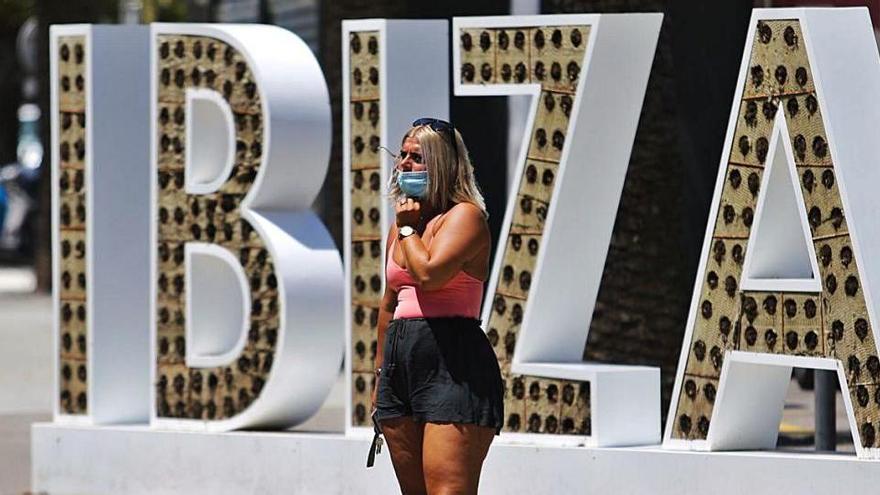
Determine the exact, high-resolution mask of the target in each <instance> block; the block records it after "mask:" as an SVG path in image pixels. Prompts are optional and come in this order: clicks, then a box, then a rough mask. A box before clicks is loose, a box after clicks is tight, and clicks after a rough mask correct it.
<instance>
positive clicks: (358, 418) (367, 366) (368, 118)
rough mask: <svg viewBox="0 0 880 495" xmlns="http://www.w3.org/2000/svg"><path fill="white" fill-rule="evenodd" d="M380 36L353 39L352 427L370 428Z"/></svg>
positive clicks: (379, 187)
mask: <svg viewBox="0 0 880 495" xmlns="http://www.w3.org/2000/svg"><path fill="white" fill-rule="evenodd" d="M380 36H381V35H380V33H379V31H355V32H352V33H351V35H350V36H349V44H348V49H349V61H350V63H349V67H350V73H349V74H348V85H349V94H350V95H351V97H350V101H349V102H348V104H349V108H348V109H347V111H348V112H349V123H350V126H351V127H350V129H349V135H350V137H351V142H350V143H348V146H349V150H350V153H349V156H350V157H351V162H350V163H351V170H350V172H349V173H350V174H351V181H350V183H351V190H350V191H349V192H350V193H351V196H350V197H351V211H349V212H346V214H347V215H351V244H350V246H346V248H347V249H351V252H350V254H351V260H352V261H351V277H352V279H351V280H350V281H349V283H351V294H352V298H351V308H350V311H351V312H352V327H351V329H352V332H351V334H352V339H351V346H352V349H351V359H352V363H351V370H352V377H351V378H352V383H353V384H354V386H353V388H352V425H354V426H369V425H371V424H372V423H371V421H370V417H369V411H370V394H371V392H372V390H373V383H374V381H375V374H374V370H375V358H376V345H377V327H378V325H379V303H380V302H381V300H382V276H383V275H382V274H383V266H382V238H383V235H382V225H381V208H382V201H383V198H382V194H383V191H384V189H385V184H383V183H382V174H381V160H380V156H379V143H380V140H379V139H380V132H381V127H380V124H381V122H380V105H379V103H380V101H379V98H380V94H381V92H380V88H381V87H380V84H381V81H380V80H379V68H380V65H379V64H380V59H379V37H380Z"/></svg>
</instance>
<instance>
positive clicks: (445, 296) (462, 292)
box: [385, 244, 483, 318]
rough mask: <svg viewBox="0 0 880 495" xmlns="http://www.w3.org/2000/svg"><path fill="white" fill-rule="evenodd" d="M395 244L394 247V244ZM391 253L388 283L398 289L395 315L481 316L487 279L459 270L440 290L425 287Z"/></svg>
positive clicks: (387, 276) (421, 316)
mask: <svg viewBox="0 0 880 495" xmlns="http://www.w3.org/2000/svg"><path fill="white" fill-rule="evenodd" d="M392 246H394V245H393V244H392ZM392 252H393V250H392V251H389V253H388V266H386V267H385V282H386V283H387V284H388V286H389V287H391V289H393V290H394V291H396V292H397V309H395V310H394V318H431V317H440V316H467V317H470V318H479V314H480V303H481V302H482V300H483V281H482V280H480V279H478V278H476V277H474V276H473V275H471V274H469V273H467V272H465V271H464V270H461V271H459V272H458V273H456V274H455V276H454V277H452V279H451V280H449V282H447V283H446V285H444V286H443V287H441V288H439V289H437V290H422V289H421V287H419V284H418V283H416V281H415V280H413V278H412V276H411V275H410V274H409V272H408V271H406V270H405V269H404V268H402V267H401V266H400V265H398V264H397V262H395V261H394V256H393V255H392V254H391V253H392Z"/></svg>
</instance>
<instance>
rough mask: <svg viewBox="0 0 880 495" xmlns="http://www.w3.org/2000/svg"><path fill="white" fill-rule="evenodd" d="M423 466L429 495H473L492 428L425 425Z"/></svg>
mask: <svg viewBox="0 0 880 495" xmlns="http://www.w3.org/2000/svg"><path fill="white" fill-rule="evenodd" d="M424 435H425V437H424V444H423V447H422V464H423V469H424V472H425V486H426V488H427V489H428V493H429V494H430V495H452V494H455V495H476V494H477V486H478V485H479V483H480V471H481V470H482V468H483V460H484V459H485V458H486V453H488V452H489V445H490V444H491V443H492V439H493V438H495V429H494V428H491V427H486V426H477V425H471V424H461V423H427V424H425V433H424Z"/></svg>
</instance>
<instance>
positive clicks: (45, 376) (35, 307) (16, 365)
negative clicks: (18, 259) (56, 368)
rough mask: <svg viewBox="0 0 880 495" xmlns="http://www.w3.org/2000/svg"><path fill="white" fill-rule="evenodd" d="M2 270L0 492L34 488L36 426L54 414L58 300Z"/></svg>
mask: <svg viewBox="0 0 880 495" xmlns="http://www.w3.org/2000/svg"><path fill="white" fill-rule="evenodd" d="M32 288H33V275H32V274H31V272H30V271H28V270H21V269H9V268H3V269H0V466H2V468H0V495H7V494H11V495H18V494H21V493H24V492H26V491H28V490H29V489H30V465H31V463H30V424H31V423H33V422H35V421H47V420H50V419H51V417H52V330H51V326H52V299H51V297H50V296H49V295H43V294H41V295H36V294H33V293H30V292H28V291H29V290H32Z"/></svg>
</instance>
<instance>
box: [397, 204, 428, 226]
mask: <svg viewBox="0 0 880 495" xmlns="http://www.w3.org/2000/svg"><path fill="white" fill-rule="evenodd" d="M394 210H395V211H396V213H397V226H398V227H403V226H404V225H409V226H410V227H415V226H416V225H418V224H419V218H420V217H421V214H422V213H421V204H419V202H418V201H416V200H414V199H413V198H401V199H400V200H399V201H398V202H397V204H395V205H394Z"/></svg>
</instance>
